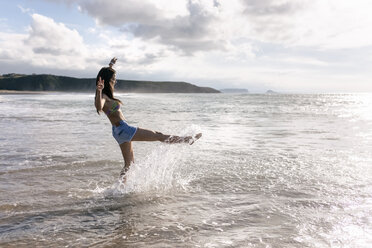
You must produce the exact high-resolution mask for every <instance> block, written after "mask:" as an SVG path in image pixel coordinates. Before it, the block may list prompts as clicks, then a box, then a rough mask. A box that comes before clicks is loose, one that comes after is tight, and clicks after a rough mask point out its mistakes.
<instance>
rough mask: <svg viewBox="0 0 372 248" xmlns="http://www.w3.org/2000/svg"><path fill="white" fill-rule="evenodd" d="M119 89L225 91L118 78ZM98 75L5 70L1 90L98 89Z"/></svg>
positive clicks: (13, 91) (141, 91) (131, 90)
mask: <svg viewBox="0 0 372 248" xmlns="http://www.w3.org/2000/svg"><path fill="white" fill-rule="evenodd" d="M115 88H116V90H117V92H128V93H221V92H220V91H219V90H216V89H213V88H210V87H199V86H196V85H194V84H190V83H187V82H172V81H138V80H117V85H116V86H115ZM94 90H95V78H74V77H65V76H56V75H50V74H33V75H23V74H14V73H11V74H4V75H2V76H0V94H16V93H17V92H21V93H24V94H27V93H28V94H32V93H43V92H50V91H63V92H94Z"/></svg>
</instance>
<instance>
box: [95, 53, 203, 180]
mask: <svg viewBox="0 0 372 248" xmlns="http://www.w3.org/2000/svg"><path fill="white" fill-rule="evenodd" d="M116 60H117V59H116V58H113V59H112V60H111V62H110V64H109V67H103V68H102V69H101V70H100V71H99V72H98V75H97V79H96V97H95V106H96V109H97V113H98V114H99V113H100V112H101V111H103V112H104V113H105V114H106V115H107V117H108V119H109V120H110V122H111V124H112V135H113V136H114V138H115V139H116V141H117V142H118V144H119V146H120V149H121V152H122V154H123V158H124V167H123V169H122V170H121V172H120V176H121V177H124V175H125V173H126V172H127V171H128V170H129V167H130V165H131V163H133V162H134V155H133V148H132V141H161V142H165V143H189V144H190V145H191V144H193V143H194V142H195V141H196V140H197V139H199V138H200V137H201V136H202V134H201V133H199V134H197V135H195V137H192V136H185V137H179V136H173V135H167V134H162V133H160V132H154V131H151V130H146V129H142V128H139V127H133V126H130V125H128V123H127V122H126V121H125V118H124V115H123V113H122V112H121V110H120V106H121V105H122V102H121V101H120V100H119V99H117V98H115V97H114V86H115V84H116V71H115V70H114V69H113V68H112V67H113V65H114V64H115V62H116Z"/></svg>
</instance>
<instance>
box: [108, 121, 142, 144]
mask: <svg viewBox="0 0 372 248" xmlns="http://www.w3.org/2000/svg"><path fill="white" fill-rule="evenodd" d="M136 132H137V127H133V126H129V125H128V123H126V122H125V121H124V120H121V121H120V125H119V126H112V136H114V138H115V139H116V141H117V142H118V143H119V145H121V144H123V143H124V142H129V141H131V140H132V138H133V136H134V135H135V134H136Z"/></svg>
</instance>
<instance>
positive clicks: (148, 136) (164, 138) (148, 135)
mask: <svg viewBox="0 0 372 248" xmlns="http://www.w3.org/2000/svg"><path fill="white" fill-rule="evenodd" d="M201 136H202V134H201V133H199V134H197V135H196V136H195V137H192V136H183V137H181V136H175V135H167V134H163V133H160V132H154V131H151V130H147V129H142V128H138V129H137V132H136V134H135V135H134V136H133V138H132V141H161V142H165V143H170V144H172V143H190V145H191V144H192V143H194V141H195V140H197V139H199V138H200V137H201Z"/></svg>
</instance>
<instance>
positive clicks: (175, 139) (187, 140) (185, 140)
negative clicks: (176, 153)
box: [164, 133, 202, 145]
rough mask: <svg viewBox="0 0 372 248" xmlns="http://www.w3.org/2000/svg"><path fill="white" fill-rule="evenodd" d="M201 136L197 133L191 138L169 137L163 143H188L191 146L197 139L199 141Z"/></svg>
mask: <svg viewBox="0 0 372 248" xmlns="http://www.w3.org/2000/svg"><path fill="white" fill-rule="evenodd" d="M201 136H202V133H198V134H196V135H195V136H194V137H192V136H184V137H179V136H170V137H169V138H168V139H166V140H165V141H164V142H165V143H169V144H174V143H189V144H190V145H192V144H194V142H195V141H197V140H198V139H200V137H201Z"/></svg>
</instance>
